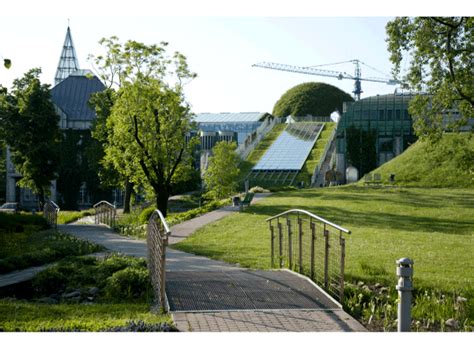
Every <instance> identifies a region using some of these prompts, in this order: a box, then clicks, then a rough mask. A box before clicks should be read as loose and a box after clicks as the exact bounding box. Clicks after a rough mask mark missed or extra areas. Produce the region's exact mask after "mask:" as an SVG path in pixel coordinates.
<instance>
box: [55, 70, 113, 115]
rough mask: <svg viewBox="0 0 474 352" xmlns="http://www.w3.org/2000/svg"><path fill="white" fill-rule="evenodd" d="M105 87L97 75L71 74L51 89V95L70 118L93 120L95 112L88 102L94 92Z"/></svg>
mask: <svg viewBox="0 0 474 352" xmlns="http://www.w3.org/2000/svg"><path fill="white" fill-rule="evenodd" d="M104 89H105V86H104V85H103V84H102V82H101V81H100V80H99V79H98V78H97V77H96V76H84V75H74V74H71V75H70V76H69V77H67V78H66V79H65V80H63V81H62V82H61V83H59V84H58V85H56V86H54V87H53V88H52V89H51V97H52V100H53V103H54V104H55V105H56V106H57V107H58V108H60V109H61V110H62V111H63V112H64V113H65V114H66V116H67V118H68V119H71V120H80V121H92V120H94V119H95V112H94V110H92V109H91V108H90V107H89V105H88V104H87V102H88V101H89V98H90V96H91V94H92V93H95V92H100V91H102V90H104Z"/></svg>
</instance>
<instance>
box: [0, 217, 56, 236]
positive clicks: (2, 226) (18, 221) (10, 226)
mask: <svg viewBox="0 0 474 352" xmlns="http://www.w3.org/2000/svg"><path fill="white" fill-rule="evenodd" d="M48 227H49V225H48V223H47V222H46V219H45V218H43V217H42V216H40V215H32V214H25V213H19V214H9V213H0V230H3V231H5V232H23V231H24V229H25V228H30V229H33V228H34V229H36V230H44V229H47V228H48Z"/></svg>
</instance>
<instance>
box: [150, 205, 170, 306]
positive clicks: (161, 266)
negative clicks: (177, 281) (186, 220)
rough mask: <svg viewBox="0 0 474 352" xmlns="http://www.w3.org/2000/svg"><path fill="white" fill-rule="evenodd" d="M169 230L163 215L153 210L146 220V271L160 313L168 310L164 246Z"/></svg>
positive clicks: (166, 243)
mask: <svg viewBox="0 0 474 352" xmlns="http://www.w3.org/2000/svg"><path fill="white" fill-rule="evenodd" d="M169 234H170V229H169V227H168V224H167V223H166V220H165V218H164V217H163V214H161V212H160V211H159V210H155V211H154V212H153V214H152V215H151V216H150V219H149V220H148V226H147V246H148V270H149V271H150V279H151V284H152V286H153V292H154V294H155V301H156V302H155V303H156V305H157V306H158V308H159V309H160V310H161V311H167V310H168V304H167V302H166V294H165V262H166V246H167V245H168V236H169Z"/></svg>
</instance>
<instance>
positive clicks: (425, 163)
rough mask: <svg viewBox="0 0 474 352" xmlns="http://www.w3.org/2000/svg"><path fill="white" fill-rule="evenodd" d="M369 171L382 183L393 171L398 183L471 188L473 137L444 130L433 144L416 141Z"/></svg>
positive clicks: (473, 160) (473, 183) (473, 185)
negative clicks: (379, 178) (439, 138)
mask: <svg viewBox="0 0 474 352" xmlns="http://www.w3.org/2000/svg"><path fill="white" fill-rule="evenodd" d="M372 173H379V174H381V175H382V180H383V182H384V183H388V178H389V175H390V174H395V184H396V185H398V186H409V187H447V188H450V187H453V188H464V187H467V188H474V137H472V136H471V134H470V133H463V134H460V135H458V134H451V133H448V134H445V135H444V136H443V138H442V139H441V140H440V141H439V142H438V143H436V144H435V145H433V146H430V145H429V144H428V143H427V142H420V141H418V142H416V143H415V144H413V145H412V146H411V147H409V148H408V149H407V150H405V151H404V152H403V153H402V154H400V155H399V156H398V157H396V158H394V159H392V160H390V161H389V162H387V163H385V164H383V165H382V166H380V167H379V168H378V169H376V170H374V171H372ZM359 183H361V184H363V180H361V181H359Z"/></svg>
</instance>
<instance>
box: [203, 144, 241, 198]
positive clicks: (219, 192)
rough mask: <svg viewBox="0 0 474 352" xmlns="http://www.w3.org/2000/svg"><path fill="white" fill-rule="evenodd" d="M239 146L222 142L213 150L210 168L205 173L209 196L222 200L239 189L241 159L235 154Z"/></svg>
mask: <svg viewBox="0 0 474 352" xmlns="http://www.w3.org/2000/svg"><path fill="white" fill-rule="evenodd" d="M236 148H237V144H236V143H235V142H232V143H229V142H226V141H221V142H219V143H217V144H216V145H215V146H214V148H212V154H213V155H212V156H211V157H210V158H209V166H208V168H207V170H206V172H205V173H204V182H205V183H206V188H207V196H209V197H210V198H214V199H222V198H224V197H228V196H230V195H232V193H234V192H235V191H236V189H237V177H238V175H239V163H240V158H239V156H238V155H237V153H236V152H235V149H236Z"/></svg>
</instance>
